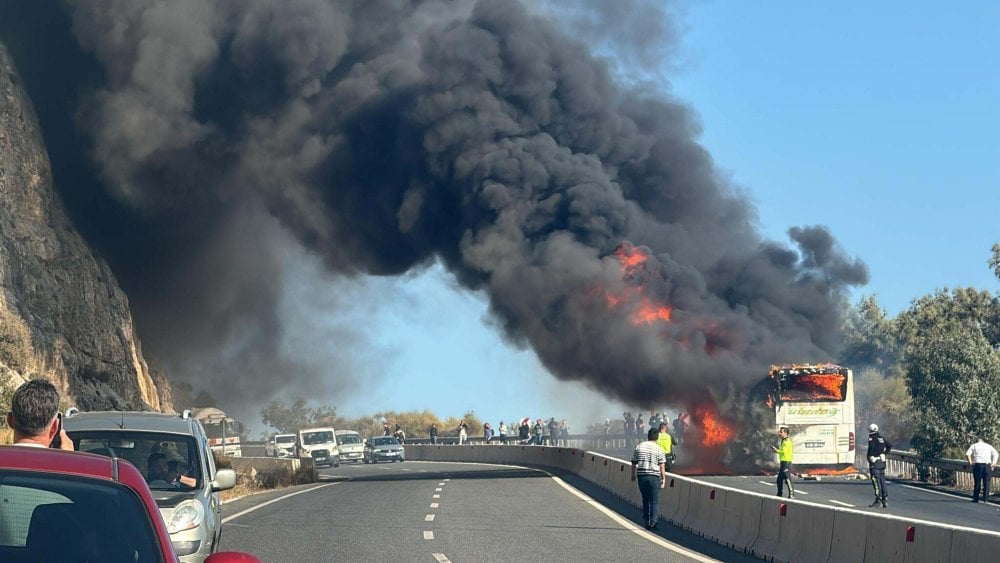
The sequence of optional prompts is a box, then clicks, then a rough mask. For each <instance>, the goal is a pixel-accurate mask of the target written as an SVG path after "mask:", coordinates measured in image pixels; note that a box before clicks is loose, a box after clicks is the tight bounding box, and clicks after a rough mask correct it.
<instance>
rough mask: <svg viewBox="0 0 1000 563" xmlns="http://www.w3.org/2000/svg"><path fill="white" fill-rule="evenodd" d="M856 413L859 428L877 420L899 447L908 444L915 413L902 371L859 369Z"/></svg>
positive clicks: (856, 380) (894, 444) (856, 388)
mask: <svg viewBox="0 0 1000 563" xmlns="http://www.w3.org/2000/svg"><path fill="white" fill-rule="evenodd" d="M856 374H857V377H855V379H854V399H855V410H854V417H855V422H856V424H857V427H858V428H861V429H864V428H867V427H868V425H869V424H871V423H873V422H874V423H876V424H878V425H879V429H880V430H881V431H882V434H883V435H885V436H886V437H888V438H889V440H890V441H891V442H892V443H893V446H894V447H896V448H898V449H905V448H908V447H909V444H910V442H911V440H912V439H913V428H914V424H915V420H916V416H915V414H914V412H913V405H912V399H911V398H910V392H909V389H908V388H907V386H906V378H905V377H903V375H902V373H900V372H898V371H893V372H890V373H888V374H887V373H883V372H881V371H879V370H877V369H875V368H865V369H863V370H860V371H859V372H856Z"/></svg>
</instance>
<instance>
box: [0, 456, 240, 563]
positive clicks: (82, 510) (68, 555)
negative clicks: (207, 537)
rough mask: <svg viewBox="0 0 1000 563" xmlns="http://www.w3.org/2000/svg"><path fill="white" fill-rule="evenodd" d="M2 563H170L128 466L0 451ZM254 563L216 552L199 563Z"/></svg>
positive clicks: (146, 497)
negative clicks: (89, 562) (77, 562)
mask: <svg viewBox="0 0 1000 563" xmlns="http://www.w3.org/2000/svg"><path fill="white" fill-rule="evenodd" d="M0 561H4V562H9V563H19V562H22V561H24V562H27V561H65V562H76V561H80V562H83V561H106V562H110V563H116V562H119V561H121V562H122V563H125V562H128V563H154V562H155V563H174V562H176V561H177V556H176V555H174V551H173V547H172V546H171V544H170V536H169V534H167V528H166V526H165V525H164V523H163V519H162V518H161V517H160V511H159V509H158V508H157V507H156V501H155V500H154V498H153V495H152V494H151V493H150V492H149V487H148V486H147V485H146V480H145V479H143V477H142V475H140V474H139V471H138V470H137V469H136V468H135V467H134V466H133V465H132V464H130V463H128V462H127V461H124V460H121V459H112V458H108V457H104V456H99V455H92V454H85V453H79V452H68V451H62V450H53V449H45V448H29V447H23V446H0ZM251 562H256V563H260V562H259V560H258V559H257V558H255V557H253V556H251V555H247V554H245V553H234V552H228V553H226V552H220V553H215V554H213V555H211V556H210V557H209V558H208V559H207V560H206V562H205V563H251Z"/></svg>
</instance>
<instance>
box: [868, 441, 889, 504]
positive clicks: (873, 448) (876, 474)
mask: <svg viewBox="0 0 1000 563" xmlns="http://www.w3.org/2000/svg"><path fill="white" fill-rule="evenodd" d="M890 450H892V444H890V443H889V441H888V440H886V439H885V438H883V437H882V435H881V434H879V432H878V424H872V425H869V426H868V472H869V473H870V474H871V478H872V488H874V489H875V502H873V503H871V504H869V505H868V506H869V507H876V506H879V505H882V508H885V507H886V504H885V500H886V494H885V493H886V491H885V455H886V454H887V453H889V451H890Z"/></svg>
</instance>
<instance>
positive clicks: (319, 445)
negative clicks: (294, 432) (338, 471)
mask: <svg viewBox="0 0 1000 563" xmlns="http://www.w3.org/2000/svg"><path fill="white" fill-rule="evenodd" d="M299 446H300V447H301V448H302V455H303V457H311V458H313V463H314V464H316V466H317V467H319V466H321V465H332V466H334V467H340V450H339V449H338V448H337V434H336V431H335V430H334V429H333V427H330V426H327V427H323V428H303V429H302V430H299Z"/></svg>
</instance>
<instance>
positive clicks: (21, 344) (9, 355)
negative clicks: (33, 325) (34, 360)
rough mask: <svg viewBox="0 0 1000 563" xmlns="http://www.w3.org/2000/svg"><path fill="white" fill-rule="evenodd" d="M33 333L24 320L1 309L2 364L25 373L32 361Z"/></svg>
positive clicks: (0, 357)
mask: <svg viewBox="0 0 1000 563" xmlns="http://www.w3.org/2000/svg"><path fill="white" fill-rule="evenodd" d="M31 355H32V349H31V331H30V330H29V329H28V325H27V323H25V322H24V319H22V318H21V317H19V316H18V315H17V314H16V313H14V312H13V311H10V310H8V309H6V308H3V307H0V362H3V363H4V364H7V367H9V368H10V369H12V370H15V371H17V372H21V373H23V372H24V370H25V369H26V368H27V367H28V363H29V362H30V361H31Z"/></svg>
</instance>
